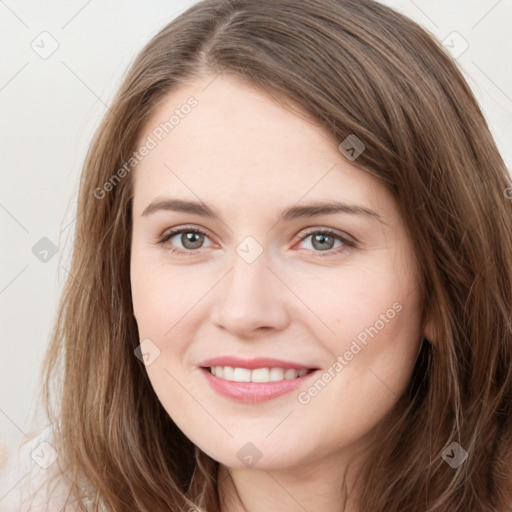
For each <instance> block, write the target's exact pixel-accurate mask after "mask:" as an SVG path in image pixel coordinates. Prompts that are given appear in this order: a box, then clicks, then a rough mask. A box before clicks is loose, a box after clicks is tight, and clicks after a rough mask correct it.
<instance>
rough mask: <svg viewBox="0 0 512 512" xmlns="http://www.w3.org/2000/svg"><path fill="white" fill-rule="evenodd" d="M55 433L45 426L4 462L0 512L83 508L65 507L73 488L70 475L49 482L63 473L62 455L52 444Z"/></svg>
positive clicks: (0, 471) (56, 511) (59, 511)
mask: <svg viewBox="0 0 512 512" xmlns="http://www.w3.org/2000/svg"><path fill="white" fill-rule="evenodd" d="M51 434H52V428H51V427H47V428H45V429H44V430H43V431H42V432H40V433H39V434H38V435H36V437H34V438H33V439H31V440H30V441H28V442H25V443H24V444H21V445H20V446H18V448H17V451H16V452H15V453H13V454H11V455H10V456H9V457H8V458H7V460H6V461H4V463H3V464H0V512H76V511H78V510H80V508H79V507H76V506H72V505H69V504H68V505H67V506H66V507H64V503H65V499H66V496H67V494H68V489H69V486H68V485H66V481H67V479H66V477H64V476H61V477H60V479H58V480H53V481H52V482H49V481H48V480H49V478H50V476H52V475H53V474H55V473H59V460H58V458H59V457H58V454H57V452H56V451H55V449H54V448H53V446H52V444H51ZM67 482H68V483H69V481H67ZM71 499H72V498H70V500H69V501H70V502H71ZM82 510H83V509H82Z"/></svg>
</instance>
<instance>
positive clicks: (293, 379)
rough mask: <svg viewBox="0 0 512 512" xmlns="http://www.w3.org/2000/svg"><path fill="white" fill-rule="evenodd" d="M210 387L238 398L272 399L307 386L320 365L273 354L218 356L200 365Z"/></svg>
mask: <svg viewBox="0 0 512 512" xmlns="http://www.w3.org/2000/svg"><path fill="white" fill-rule="evenodd" d="M199 368H200V370H201V373H202V374H203V375H204V377H205V379H206V381H207V382H208V384H209V385H210V387H211V388H212V389H213V390H214V391H216V392H217V393H219V394H221V395H223V396H224V397H228V398H230V399H232V400H235V401H237V402H244V403H253V404H254V403H258V402H262V401H267V400H271V399H274V398H277V397H278V396H281V395H283V394H286V393H289V392H291V391H293V390H296V389H298V388H299V387H301V386H303V385H304V384H305V383H306V381H309V380H310V379H311V378H312V376H313V375H315V374H316V373H317V372H318V371H319V370H320V368H317V367H314V368H313V367H307V366H305V365H302V364H299V363H293V362H287V361H280V360H276V359H269V358H259V359H252V360H241V359H238V358H232V357H228V358H216V359H211V360H208V361H204V362H203V363H202V364H201V365H200V366H199Z"/></svg>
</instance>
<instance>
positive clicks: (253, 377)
mask: <svg viewBox="0 0 512 512" xmlns="http://www.w3.org/2000/svg"><path fill="white" fill-rule="evenodd" d="M201 368H202V369H203V370H207V371H209V372H210V374H211V375H214V376H215V377H218V378H219V379H223V380H228V381H231V382H262V383H263V382H280V381H283V380H291V379H298V378H300V377H303V376H304V375H307V374H308V373H311V372H314V371H315V370H316V369H315V368H311V369H307V368H302V369H300V370H299V369H296V368H287V369H285V368H279V367H263V368H254V369H250V368H243V367H233V366H205V367H201Z"/></svg>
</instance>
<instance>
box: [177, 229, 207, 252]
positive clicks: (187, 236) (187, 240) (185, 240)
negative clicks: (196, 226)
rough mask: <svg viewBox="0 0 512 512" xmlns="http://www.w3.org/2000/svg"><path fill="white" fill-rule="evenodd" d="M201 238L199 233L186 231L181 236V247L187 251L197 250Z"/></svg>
mask: <svg viewBox="0 0 512 512" xmlns="http://www.w3.org/2000/svg"><path fill="white" fill-rule="evenodd" d="M203 238H204V235H202V234H201V233H193V232H191V231H188V232H186V233H183V234H182V236H181V243H182V244H183V247H185V248H187V249H198V248H199V247H201V244H202V242H203ZM187 244H191V245H187Z"/></svg>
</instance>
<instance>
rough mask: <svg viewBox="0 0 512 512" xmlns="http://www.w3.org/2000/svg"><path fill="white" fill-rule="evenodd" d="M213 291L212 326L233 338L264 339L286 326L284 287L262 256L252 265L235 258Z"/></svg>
mask: <svg viewBox="0 0 512 512" xmlns="http://www.w3.org/2000/svg"><path fill="white" fill-rule="evenodd" d="M216 288H217V295H216V297H215V302H214V304H215V305H214V306H213V312H212V320H213V323H214V324H215V325H216V326H217V327H219V328H221V329H224V330H226V331H229V332H230V333H231V334H233V336H236V337H237V338H254V337H257V336H259V335H261V334H263V335H265V336H268V334H269V332H271V331H273V330H282V329H285V328H286V327H287V325H288V324H289V321H290V317H289V310H288V308H287V307H286V303H285V300H286V297H287V296H288V295H287V294H286V287H285V285H284V284H283V283H282V282H281V281H280V279H278V277H276V274H275V273H274V272H273V271H272V270H271V269H270V268H269V267H268V260H267V258H266V257H265V252H264V253H263V254H262V255H261V256H260V257H259V258H258V259H256V261H253V262H252V263H248V262H246V261H245V260H244V259H243V258H241V257H240V256H238V255H235V257H234V258H233V267H232V269H231V270H230V272H228V274H227V275H226V277H225V278H224V279H223V280H222V281H221V283H219V286H217V287H216Z"/></svg>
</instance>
